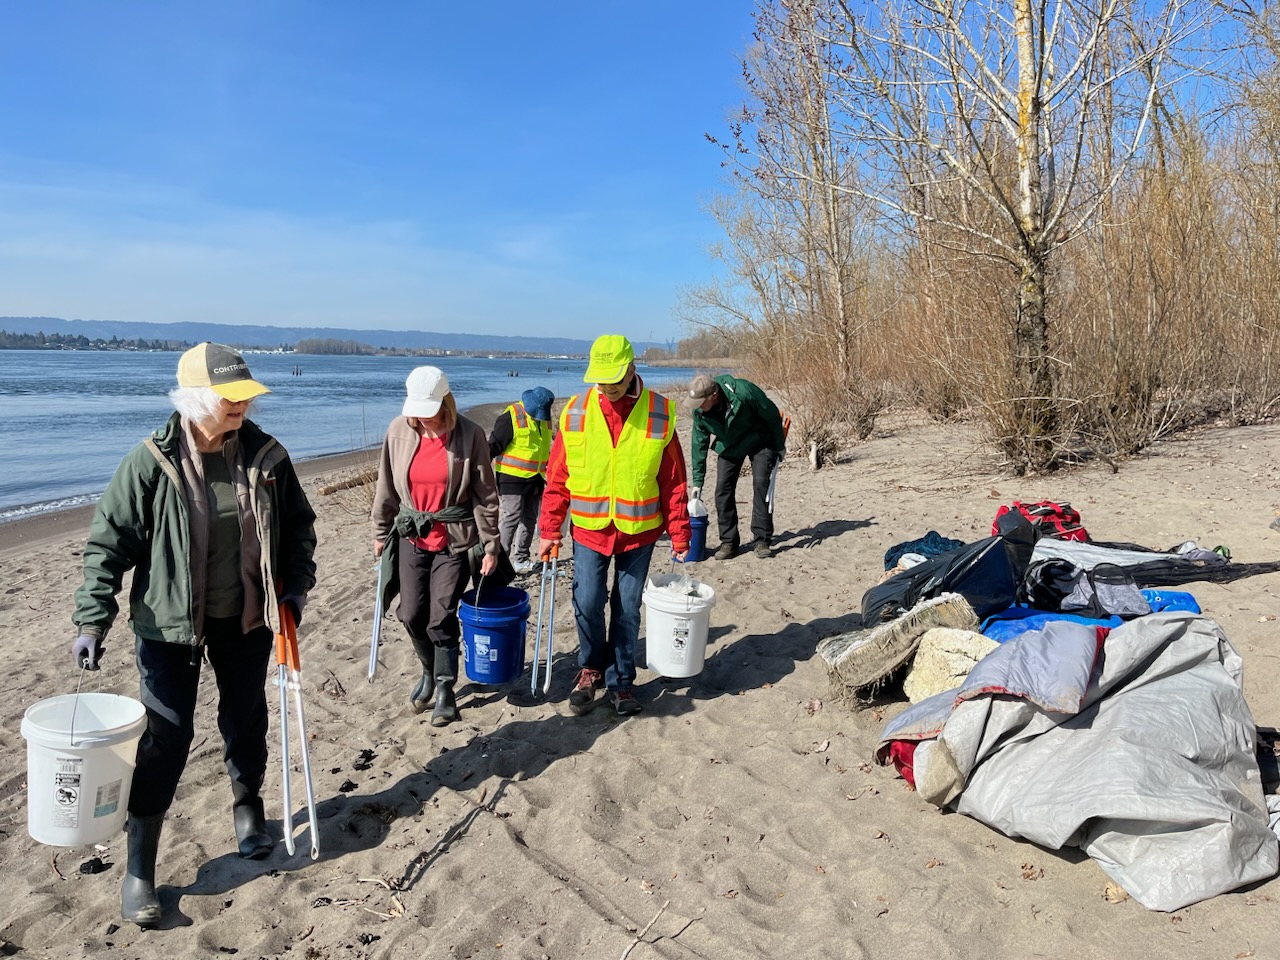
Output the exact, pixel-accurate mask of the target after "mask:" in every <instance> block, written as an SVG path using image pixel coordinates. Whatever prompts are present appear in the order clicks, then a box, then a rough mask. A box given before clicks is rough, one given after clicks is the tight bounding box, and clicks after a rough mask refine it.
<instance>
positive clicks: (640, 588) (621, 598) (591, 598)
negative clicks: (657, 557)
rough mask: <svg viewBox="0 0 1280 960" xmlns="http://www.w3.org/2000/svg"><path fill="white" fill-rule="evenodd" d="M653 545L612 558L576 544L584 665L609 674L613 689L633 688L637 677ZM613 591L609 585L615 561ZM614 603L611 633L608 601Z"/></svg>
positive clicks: (576, 603) (575, 611)
mask: <svg viewBox="0 0 1280 960" xmlns="http://www.w3.org/2000/svg"><path fill="white" fill-rule="evenodd" d="M652 557H653V544H652V543H650V544H646V545H645V546H643V547H637V548H636V549H634V550H628V551H627V552H626V553H620V554H618V555H617V556H614V557H609V556H606V555H605V554H603V553H596V551H594V550H592V549H590V548H588V547H584V546H583V545H582V544H580V543H574V545H573V616H574V619H575V620H576V621H577V623H578V666H579V667H590V668H591V669H592V670H599V671H600V672H601V673H603V674H604V684H605V686H606V687H607V688H608V689H609V690H611V691H616V690H630V689H631V685H632V684H633V683H634V682H635V679H636V643H637V642H638V641H639V639H640V603H641V600H642V599H643V595H644V585H645V581H646V580H647V579H648V578H649V560H650V558H652ZM610 560H612V561H613V590H612V591H610V590H609V588H608V587H609V584H608V579H609V561H610ZM606 600H608V602H609V629H608V632H607V633H606V632H605V624H604V605H605V601H606Z"/></svg>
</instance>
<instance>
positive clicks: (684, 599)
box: [644, 573, 716, 677]
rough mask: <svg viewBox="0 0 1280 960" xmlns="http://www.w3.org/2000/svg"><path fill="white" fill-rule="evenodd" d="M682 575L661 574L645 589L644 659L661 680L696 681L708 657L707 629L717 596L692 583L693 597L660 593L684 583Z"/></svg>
mask: <svg viewBox="0 0 1280 960" xmlns="http://www.w3.org/2000/svg"><path fill="white" fill-rule="evenodd" d="M684 577H685V575H684V574H681V573H660V574H657V575H656V576H652V577H650V578H649V582H648V583H647V584H645V588H644V606H645V613H646V615H647V626H646V627H645V641H644V642H645V655H646V658H647V660H648V665H649V669H650V670H652V671H653V672H654V673H657V674H660V675H662V676H664V677H696V676H697V675H698V674H700V673H701V672H702V663H703V660H704V659H705V658H706V655H707V629H708V628H709V627H710V626H711V608H712V607H714V606H715V605H716V592H715V591H714V590H712V589H711V588H710V587H709V586H707V585H706V584H705V583H701V582H699V581H697V580H693V581H692V583H693V586H694V588H695V589H696V590H697V595H696V596H681V595H679V594H676V593H672V592H670V591H668V590H663V589H660V588H662V587H665V586H668V585H669V584H672V583H675V582H676V581H677V580H682V579H684Z"/></svg>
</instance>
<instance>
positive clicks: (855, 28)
mask: <svg viewBox="0 0 1280 960" xmlns="http://www.w3.org/2000/svg"><path fill="white" fill-rule="evenodd" d="M1219 10H1220V8H1219V7H1218V6H1217V5H1216V4H1214V3H1212V2H1211V0H1168V2H1165V3H1161V4H1150V3H1145V2H1142V0H1098V2H1093V3H1088V2H1081V0H1013V2H1012V4H1011V5H1006V4H998V3H995V2H994V0H882V2H880V3H877V4H871V3H860V4H857V5H854V4H852V3H850V2H849V0H761V3H760V11H759V13H758V16H757V22H758V24H759V25H760V30H759V31H758V35H759V38H760V41H761V45H762V47H764V48H765V51H766V52H765V53H764V54H763V55H762V56H761V57H760V58H759V60H758V62H760V63H765V64H777V63H782V64H785V65H787V67H788V69H787V70H786V71H784V72H783V76H785V77H786V79H787V80H788V81H789V82H788V83H779V82H777V76H778V74H776V73H767V74H766V73H761V74H758V75H757V78H758V79H759V78H767V82H758V83H756V84H755V85H753V86H752V87H751V91H752V93H753V94H754V95H755V97H756V100H757V101H758V102H759V103H760V104H761V105H762V107H761V109H760V110H759V111H758V112H756V113H753V114H750V115H748V116H747V117H746V118H745V119H746V120H747V126H748V127H753V129H748V130H747V131H746V132H745V134H743V131H738V132H739V133H740V135H739V137H738V138H737V141H736V144H735V148H736V151H737V154H736V155H737V156H739V157H741V156H743V155H747V156H750V157H751V158H752V160H753V165H752V170H753V173H754V175H755V176H756V177H757V178H758V179H763V180H765V181H767V182H768V183H770V184H772V185H774V186H775V187H777V188H778V189H782V188H783V187H784V186H785V187H786V188H787V189H789V190H790V191H791V195H792V196H793V197H795V196H798V195H799V191H798V185H799V184H802V183H809V184H812V185H813V186H814V189H815V194H814V196H815V198H820V199H822V200H824V201H825V200H827V199H828V198H834V197H839V196H842V195H843V196H845V197H848V198H858V199H861V200H865V201H868V202H871V203H874V204H875V205H876V207H877V208H878V210H879V211H880V212H881V214H882V215H883V216H884V218H885V220H884V222H885V223H887V224H893V225H896V226H897V227H898V228H900V229H901V230H902V231H903V236H904V238H914V240H915V241H916V242H925V243H928V244H932V245H940V246H942V247H944V248H950V249H952V250H955V251H956V252H959V253H961V254H963V255H966V256H970V257H974V256H976V257H981V258H988V259H992V260H994V261H997V262H999V263H1002V264H1004V265H1005V267H1006V269H1008V270H1009V276H1010V283H1011V286H1012V287H1013V288H1014V289H1015V290H1016V296H1014V297H1011V298H1010V299H1011V301H1012V302H1013V303H1014V304H1015V305H1016V306H1015V309H1014V310H1013V315H1012V316H1011V317H1008V318H1007V321H1006V338H1007V341H1006V345H1007V353H1008V357H1009V364H1010V371H1009V376H1008V378H1007V386H1008V390H1007V394H1008V395H1007V396H1006V397H1004V398H1003V399H1004V403H1003V405H1002V408H1001V409H993V416H996V417H998V418H1000V419H1001V420H1002V423H1003V427H1002V428H1001V429H999V430H997V431H996V436H997V439H998V441H999V442H1000V445H1001V446H1002V448H1003V449H1004V450H1005V452H1006V453H1007V454H1009V455H1010V456H1011V458H1012V459H1013V460H1014V462H1015V464H1017V465H1019V466H1021V467H1024V468H1025V467H1041V466H1045V465H1048V464H1049V463H1051V462H1052V460H1053V458H1054V457H1055V455H1056V454H1057V452H1059V451H1060V449H1061V445H1062V443H1063V440H1064V437H1063V435H1062V427H1061V424H1060V420H1059V404H1058V402H1057V399H1058V398H1057V392H1056V377H1055V369H1054V366H1055V358H1054V355H1053V339H1052V335H1051V334H1052V330H1051V326H1050V318H1051V317H1052V310H1051V307H1050V291H1051V283H1050V281H1051V266H1052V262H1053V255H1054V253H1055V251H1056V250H1057V249H1058V247H1059V246H1060V245H1061V244H1062V243H1064V242H1067V241H1068V240H1070V239H1072V238H1075V237H1078V236H1080V235H1082V234H1083V233H1085V232H1087V231H1088V230H1089V229H1090V228H1091V227H1093V226H1094V225H1095V224H1096V222H1097V216H1098V213H1099V210H1100V209H1101V207H1102V205H1103V203H1104V201H1105V199H1106V198H1107V196H1108V195H1109V194H1110V193H1111V191H1112V190H1114V189H1115V187H1116V185H1117V183H1119V182H1120V181H1121V180H1122V178H1124V177H1125V176H1126V174H1127V173H1128V172H1129V170H1130V168H1131V166H1132V165H1133V164H1134V163H1135V162H1136V161H1137V160H1138V159H1139V158H1140V156H1141V151H1142V148H1143V145H1144V142H1145V138H1146V136H1147V134H1148V132H1149V129H1150V125H1151V118H1152V114H1153V111H1154V110H1155V109H1156V105H1157V103H1158V101H1159V98H1160V97H1161V96H1162V95H1165V94H1167V93H1168V91H1169V90H1170V88H1171V87H1173V86H1175V85H1176V84H1177V83H1178V82H1179V81H1180V80H1182V79H1183V78H1184V74H1183V72H1182V68H1181V67H1180V66H1179V65H1180V63H1182V58H1183V54H1185V53H1186V52H1187V48H1188V45H1189V44H1190V43H1191V42H1192V41H1193V40H1194V39H1195V38H1197V37H1199V36H1202V35H1203V34H1204V32H1205V31H1206V30H1207V29H1208V28H1209V27H1210V26H1211V25H1212V24H1213V22H1214V21H1215V18H1216V17H1217V16H1218V11H1219ZM773 24H781V25H782V27H781V28H778V29H770V26H771V25H773ZM775 51H776V52H775ZM749 76H750V75H749ZM819 104H820V108H819V107H818V105H819ZM1103 121H1105V122H1106V123H1107V124H1108V125H1109V130H1110V134H1111V135H1110V136H1108V137H1106V138H1098V137H1094V136H1091V133H1092V131H1093V130H1094V129H1095V127H1096V125H1097V124H1098V123H1100V122H1103ZM779 131H789V132H790V131H799V132H802V133H803V134H804V136H803V137H801V138H800V139H799V140H798V141H794V140H793V141H788V140H786V139H784V138H782V137H779V136H778V132H779ZM753 132H754V134H755V135H754V137H753V136H752V135H751V134H752V133H753ZM1104 147H1105V149H1106V150H1107V155H1106V156H1105V157H1104V156H1100V155H1099V152H1098V151H1099V150H1100V149H1102V148H1104ZM805 148H809V149H805ZM759 192H760V193H761V195H764V193H765V188H764V187H760V188H759ZM822 209H823V208H822V207H821V206H820V205H819V206H816V207H812V208H810V207H806V209H805V213H806V214H807V213H821V212H822ZM796 222H797V223H805V222H807V221H806V220H805V219H804V218H803V217H797V218H796ZM831 223H832V221H831V219H830V218H828V219H827V220H826V221H825V224H824V225H825V226H827V227H828V228H829V227H830V225H831ZM814 279H815V280H817V279H820V278H814ZM815 286H817V285H816V284H815Z"/></svg>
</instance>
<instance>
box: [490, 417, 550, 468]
mask: <svg viewBox="0 0 1280 960" xmlns="http://www.w3.org/2000/svg"><path fill="white" fill-rule="evenodd" d="M507 413H509V414H510V415H511V442H510V443H509V444H507V449H505V450H503V451H502V453H500V454H498V458H497V459H496V460H494V461H493V469H494V470H496V471H497V472H498V473H505V474H508V475H509V476H512V477H533V476H537V475H538V474H540V473H541V474H543V475H544V476H545V475H546V472H547V461H548V460H549V459H551V424H545V425H544V424H543V423H541V422H540V421H538V420H535V419H533V417H531V416H529V414H528V412H527V411H526V410H525V408H524V404H523V403H521V402H520V401H518V400H517V401H516V402H515V403H513V404H511V406H509V407H507Z"/></svg>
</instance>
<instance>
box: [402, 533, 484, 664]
mask: <svg viewBox="0 0 1280 960" xmlns="http://www.w3.org/2000/svg"><path fill="white" fill-rule="evenodd" d="M399 563H400V607H399V609H398V610H397V612H396V615H397V616H398V617H399V618H400V622H401V623H403V624H404V628H405V630H406V631H407V632H408V634H409V639H410V640H412V641H413V649H414V651H415V652H416V653H417V654H418V659H419V660H421V661H422V668H423V669H424V670H433V669H435V649H434V648H436V647H440V648H443V649H452V650H457V649H458V643H459V640H460V639H461V637H462V625H461V624H460V623H458V603H459V601H461V599H462V595H463V594H464V593H465V592H466V590H467V574H468V573H469V572H470V570H469V569H468V564H467V555H466V554H465V553H457V554H454V553H432V552H431V551H430V550H423V549H422V548H421V547H419V546H416V545H415V544H414V543H412V542H411V541H409V540H407V539H406V540H401V541H400V556H399Z"/></svg>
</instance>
